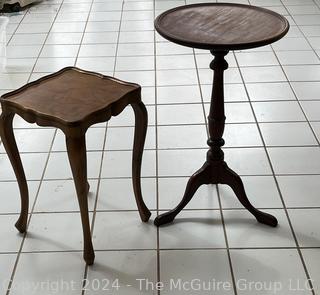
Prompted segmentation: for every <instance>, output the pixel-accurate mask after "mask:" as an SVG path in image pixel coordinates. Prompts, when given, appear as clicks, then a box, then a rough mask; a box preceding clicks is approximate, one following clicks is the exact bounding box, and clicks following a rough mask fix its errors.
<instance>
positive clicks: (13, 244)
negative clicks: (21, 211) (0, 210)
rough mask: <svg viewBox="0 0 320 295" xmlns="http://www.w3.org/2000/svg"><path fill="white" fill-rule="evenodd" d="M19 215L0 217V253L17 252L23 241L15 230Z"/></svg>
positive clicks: (21, 235) (21, 236)
mask: <svg viewBox="0 0 320 295" xmlns="http://www.w3.org/2000/svg"><path fill="white" fill-rule="evenodd" d="M18 218H19V215H17V214H14V215H0V220H1V227H0V236H1V241H2V242H1V245H0V253H4V252H5V253H10V252H11V253H14V252H18V251H19V249H20V245H21V243H22V240H23V234H20V233H19V232H18V230H17V229H16V228H15V226H14V225H15V223H16V222H17V220H18Z"/></svg>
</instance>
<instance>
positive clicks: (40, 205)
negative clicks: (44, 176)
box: [34, 179, 97, 212]
mask: <svg viewBox="0 0 320 295" xmlns="http://www.w3.org/2000/svg"><path fill="white" fill-rule="evenodd" d="M89 184H90V191H89V195H88V206H89V210H90V211H92V210H93V208H94V204H95V200H96V195H97V181H96V180H89ZM34 211H35V212H65V211H77V212H78V211H79V204H78V199H77V194H76V190H75V185H74V182H73V180H67V179H65V180H49V181H43V182H42V183H41V187H40V191H39V195H38V198H37V203H36V206H35V208H34Z"/></svg>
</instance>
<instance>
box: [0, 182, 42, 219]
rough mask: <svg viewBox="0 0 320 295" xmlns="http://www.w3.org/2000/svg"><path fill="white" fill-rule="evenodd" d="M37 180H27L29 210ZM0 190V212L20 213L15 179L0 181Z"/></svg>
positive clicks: (35, 190)
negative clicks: (0, 199) (0, 198)
mask: <svg viewBox="0 0 320 295" xmlns="http://www.w3.org/2000/svg"><path fill="white" fill-rule="evenodd" d="M38 187H39V181H28V190H29V210H31V208H32V205H33V203H34V200H35V198H36V194H37V190H38ZM0 191H1V192H2V202H1V206H0V213H1V214H12V213H20V206H21V205H20V191H19V186H18V183H17V182H15V181H10V182H4V181H1V182H0Z"/></svg>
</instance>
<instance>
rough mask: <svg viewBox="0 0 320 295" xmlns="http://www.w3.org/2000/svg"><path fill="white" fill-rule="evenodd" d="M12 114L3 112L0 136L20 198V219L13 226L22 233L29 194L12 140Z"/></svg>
mask: <svg viewBox="0 0 320 295" xmlns="http://www.w3.org/2000/svg"><path fill="white" fill-rule="evenodd" d="M13 117H14V114H12V113H7V112H6V111H5V110H3V112H2V114H1V117H0V134H1V138H2V142H3V146H4V148H5V150H6V152H7V154H8V157H9V159H10V162H11V165H12V167H13V170H14V173H15V175H16V178H17V181H18V185H19V190H20V197H21V211H20V217H19V219H18V221H17V222H16V224H15V226H16V228H17V229H18V231H19V232H21V233H24V232H25V231H26V229H27V221H28V209H29V193H28V185H27V180H26V176H25V173H24V170H23V166H22V163H21V158H20V155H19V151H18V147H17V144H16V140H15V138H14V133H13V128H12V121H13Z"/></svg>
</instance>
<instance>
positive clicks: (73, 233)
mask: <svg viewBox="0 0 320 295" xmlns="http://www.w3.org/2000/svg"><path fill="white" fill-rule="evenodd" d="M90 219H91V217H90ZM82 247H83V237H82V225H81V218H80V213H54V214H52V213H39V214H33V215H32V218H31V221H30V224H29V227H28V234H27V236H26V239H25V242H24V245H23V249H22V251H23V252H34V251H69V250H78V251H82Z"/></svg>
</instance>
